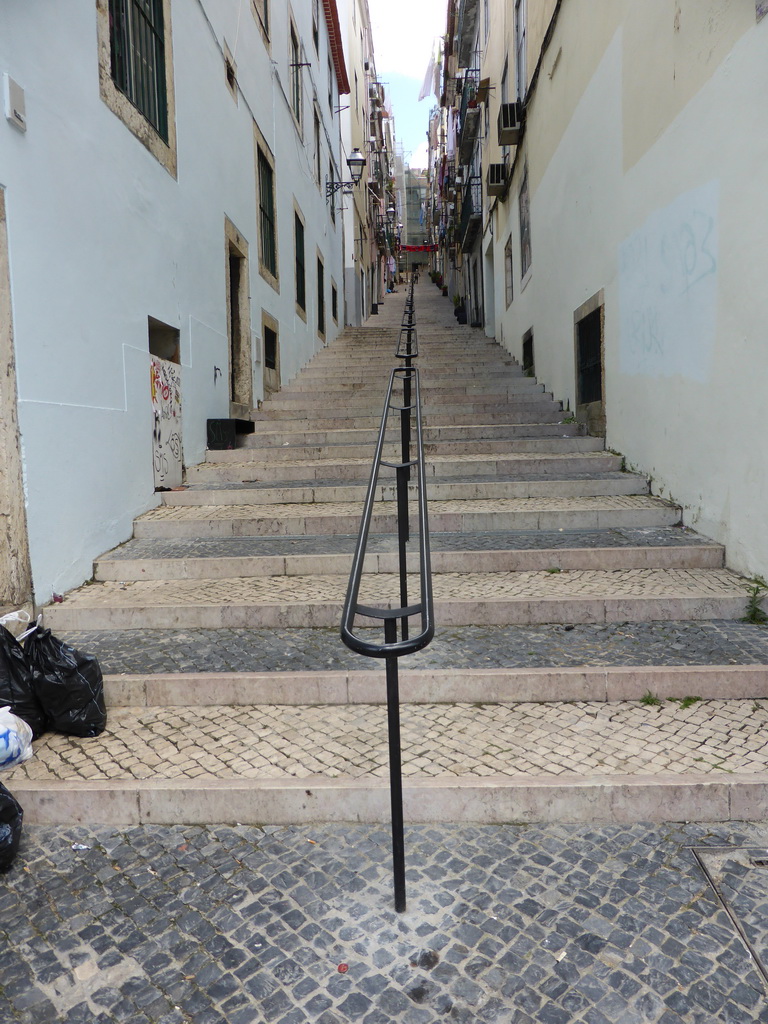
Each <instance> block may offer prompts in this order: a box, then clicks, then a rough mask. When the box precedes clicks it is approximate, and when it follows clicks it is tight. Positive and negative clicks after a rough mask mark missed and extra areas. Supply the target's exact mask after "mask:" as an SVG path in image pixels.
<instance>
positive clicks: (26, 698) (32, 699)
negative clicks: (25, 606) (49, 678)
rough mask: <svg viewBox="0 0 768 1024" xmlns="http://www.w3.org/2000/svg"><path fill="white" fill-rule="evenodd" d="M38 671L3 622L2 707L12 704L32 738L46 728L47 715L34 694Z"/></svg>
mask: <svg viewBox="0 0 768 1024" xmlns="http://www.w3.org/2000/svg"><path fill="white" fill-rule="evenodd" d="M35 675H36V672H35V670H34V668H33V666H32V665H31V664H30V663H29V659H28V658H27V654H26V651H25V650H24V648H23V647H22V646H21V644H20V643H19V641H18V640H17V639H16V637H15V636H14V635H13V633H9V632H8V630H7V629H6V628H5V627H4V626H0V707H6V706H7V707H9V708H10V709H11V711H12V712H13V713H14V715H18V716H19V718H23V719H24V721H25V722H26V723H27V725H29V726H30V728H31V729H32V737H33V739H37V737H38V736H41V735H42V734H43V733H44V732H45V716H44V714H43V709H42V708H41V707H40V703H39V701H38V699H37V697H36V695H35V679H34V677H35Z"/></svg>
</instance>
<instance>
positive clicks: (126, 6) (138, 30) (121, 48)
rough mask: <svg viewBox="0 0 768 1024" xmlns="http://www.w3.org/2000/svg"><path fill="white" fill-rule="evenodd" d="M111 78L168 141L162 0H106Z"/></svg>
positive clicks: (165, 140)
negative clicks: (107, 5)
mask: <svg viewBox="0 0 768 1024" xmlns="http://www.w3.org/2000/svg"><path fill="white" fill-rule="evenodd" d="M109 35H110V51H111V62H112V63H111V73H112V80H113V81H114V83H115V85H116V86H117V88H118V89H119V90H120V92H122V93H123V94H124V95H125V96H127V97H128V99H129V100H130V101H131V103H132V104H133V105H134V106H135V107H136V108H137V110H139V111H140V112H141V113H142V114H143V115H144V117H146V119H147V120H148V121H149V123H150V124H151V125H152V127H153V128H154V129H155V130H156V131H157V133H158V135H159V136H160V138H161V139H162V140H163V141H164V142H168V103H167V99H166V88H165V25H164V22H163V2H162V0H109Z"/></svg>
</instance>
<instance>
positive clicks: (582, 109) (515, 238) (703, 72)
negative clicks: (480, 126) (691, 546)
mask: <svg viewBox="0 0 768 1024" xmlns="http://www.w3.org/2000/svg"><path fill="white" fill-rule="evenodd" d="M528 3H529V14H530V24H531V25H533V23H534V17H535V15H536V12H537V10H538V11H539V12H540V13H541V14H542V20H541V24H543V21H544V20H546V18H545V16H544V15H545V11H546V8H547V7H551V6H552V5H551V4H549V3H547V4H544V3H542V4H541V5H538V6H537V4H536V2H535V0H528ZM502 6H504V5H503V4H501V3H500V2H499V3H498V4H496V7H502ZM533 35H534V32H533V29H531V36H533ZM767 53H768V19H764V20H762V21H759V22H758V19H757V17H756V5H755V2H754V0H677V2H676V3H675V2H672V3H670V2H667V0H623V2H619V0H563V3H562V5H561V7H560V10H559V13H558V17H557V21H556V25H555V27H554V31H553V33H552V34H551V38H550V40H549V44H548V47H547V49H546V51H545V52H544V53H543V55H542V57H541V64H540V69H539V74H538V76H537V80H536V83H535V87H534V89H533V92H532V94H531V95H530V96H529V102H528V109H527V125H526V132H525V136H524V139H523V142H522V144H521V146H520V151H519V153H517V159H516V164H515V171H514V176H513V179H512V185H511V188H510V191H509V194H508V196H507V198H506V200H505V201H504V202H499V203H498V204H497V205H496V207H495V209H494V211H493V213H492V215H491V216H492V219H493V236H494V274H495V288H494V292H495V304H496V323H497V336H498V337H500V338H502V339H503V343H504V344H505V345H506V346H507V348H509V350H510V351H511V352H512V353H513V354H514V355H515V356H517V357H518V358H520V356H521V352H522V338H523V335H524V334H525V333H526V331H528V330H530V329H531V328H532V329H533V332H534V353H535V369H536V375H537V377H538V378H539V380H541V381H543V382H544V383H545V384H546V385H547V388H548V389H551V390H552V391H553V392H554V394H555V396H556V397H557V398H561V399H563V401H564V402H566V403H568V406H569V407H570V409H572V410H573V409H574V408H575V404H576V400H577V394H576V376H577V373H576V353H575V344H574V314H575V313H576V311H577V310H579V309H587V308H591V307H590V306H589V304H590V303H591V302H595V301H597V300H596V296H598V295H599V294H600V293H601V292H602V303H603V316H604V319H603V343H604V347H603V352H604V359H603V397H604V411H605V416H606V436H607V443H608V445H609V446H610V447H612V448H615V449H617V450H619V451H621V452H622V453H624V454H625V455H626V457H627V461H628V464H629V465H630V466H631V467H633V468H636V469H637V470H638V471H640V472H643V473H647V474H648V475H649V476H650V477H651V478H652V486H653V490H654V492H655V493H659V494H662V495H664V496H668V497H670V498H672V499H674V500H675V501H677V502H679V503H681V504H682V505H683V507H684V521H685V522H686V523H688V524H690V525H692V526H694V527H695V528H696V529H698V530H700V531H701V532H702V533H704V534H706V535H708V536H710V537H713V538H715V539H717V540H719V541H722V542H724V543H726V545H727V550H728V560H729V564H730V565H732V566H733V567H735V568H737V569H740V570H742V571H744V572H747V573H760V574H762V575H768V532H766V530H765V529H764V523H765V511H764V510H765V508H766V504H767V503H768V456H766V455H765V453H764V452H763V450H762V448H763V446H762V444H761V442H760V440H759V439H760V437H761V433H762V431H761V427H762V423H761V420H762V419H763V415H762V410H763V407H764V404H765V382H766V380H768V345H766V344H765V324H766V323H768V292H767V291H766V289H765V288H764V285H763V281H764V277H765V268H766V267H767V266H768V195H767V193H766V187H765V168H766V167H767V166H768V107H767V106H766V104H765V96H766V92H767V90H768V60H767V59H766V54H767ZM536 61H537V55H535V54H533V53H531V52H530V50H529V54H528V62H529V68H533V67H535V65H536ZM498 74H499V75H500V74H501V69H500V68H499V69H498ZM525 167H527V169H528V183H529V192H530V209H531V249H532V266H531V271H530V275H529V277H528V279H527V280H526V281H523V280H521V273H520V227H519V190H520V184H521V181H522V175H523V171H524V168H525ZM510 237H511V239H512V243H513V244H512V254H513V274H512V282H513V291H514V295H513V301H512V303H511V304H510V306H509V307H508V308H506V304H505V301H504V259H503V252H504V246H505V242H506V240H507V239H508V238H510Z"/></svg>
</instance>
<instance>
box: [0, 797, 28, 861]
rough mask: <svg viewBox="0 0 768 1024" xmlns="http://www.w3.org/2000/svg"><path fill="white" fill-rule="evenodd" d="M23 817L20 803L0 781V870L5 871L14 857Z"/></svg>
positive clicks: (19, 839) (17, 849) (17, 847)
mask: <svg viewBox="0 0 768 1024" xmlns="http://www.w3.org/2000/svg"><path fill="white" fill-rule="evenodd" d="M23 819H24V811H23V810H22V809H21V804H20V803H19V802H18V800H17V799H16V798H15V797H14V796H13V795H12V794H11V793H9V792H8V790H7V789H6V788H5V786H4V785H3V784H2V783H0V872H1V871H7V870H8V868H9V867H10V866H11V864H13V862H14V860H15V859H16V854H17V853H18V851H19V843H20V841H21V823H22V821H23Z"/></svg>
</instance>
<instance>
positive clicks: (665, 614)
mask: <svg viewBox="0 0 768 1024" xmlns="http://www.w3.org/2000/svg"><path fill="white" fill-rule="evenodd" d="M346 587H347V575H346V574H344V575H326V576H320V575H315V576H292V577H282V576H270V577H263V578H258V577H251V578H242V577H229V578H226V577H225V578H222V579H217V580H211V579H203V580H197V579H194V580H178V579H175V580H160V581H144V580H139V581H126V582H114V581H107V582H103V583H94V584H90V585H85V586H84V587H81V588H80V589H78V590H74V591H71V592H70V593H69V594H68V595H67V596H66V598H65V599H64V601H63V602H62V603H61V604H54V605H51V606H49V607H48V608H46V609H45V613H44V620H45V623H46V626H50V627H51V628H53V629H83V628H86V627H87V626H90V627H91V628H94V629H108V628H110V627H114V628H117V629H132V628H133V629H136V628H142V629H153V628H156V629H168V628H173V627H178V626H182V627H184V626H187V627H203V628H225V627H248V626H284V627H290V626H297V627H307V626H309V627H312V626H326V627H327V626H334V625H336V624H337V623H338V622H339V619H340V611H341V606H342V604H343V601H344V594H345V592H346ZM409 590H410V593H411V594H413V595H414V596H415V595H417V594H418V593H419V590H418V580H417V579H413V580H412V581H411V583H410V587H409ZM433 591H434V600H435V617H436V620H437V621H439V622H440V623H441V624H442V625H443V626H444V627H449V626H462V625H466V624H476V625H484V624H486V623H496V624H507V623H511V624H531V623H545V622H560V623H575V622H620V621H624V620H629V621H640V622H642V621H648V620H660V619H673V618H688V619H701V618H740V617H741V616H743V615H744V614H745V612H746V604H747V589H746V583H745V581H744V580H743V579H742V578H741V577H739V576H737V575H736V574H735V573H732V572H730V571H728V570H726V569H672V568H667V569H616V570H610V571H604V570H582V571H575V570H574V571H568V570H563V571H552V572H549V571H544V572H492V573H470V572H466V573H451V572H448V573H436V574H435V575H434V579H433ZM398 599H399V579H398V576H397V575H390V574H387V573H378V574H367V575H365V576H364V577H363V585H362V587H361V590H360V601H361V603H363V604H366V605H373V606H377V607H397V605H398ZM363 624H365V623H363Z"/></svg>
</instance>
